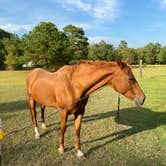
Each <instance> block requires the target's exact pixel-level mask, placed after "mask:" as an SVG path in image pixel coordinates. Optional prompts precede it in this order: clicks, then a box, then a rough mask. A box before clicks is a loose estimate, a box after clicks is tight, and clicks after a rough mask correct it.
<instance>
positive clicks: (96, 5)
mask: <svg viewBox="0 0 166 166" xmlns="http://www.w3.org/2000/svg"><path fill="white" fill-rule="evenodd" d="M58 2H59V3H62V4H63V6H64V7H65V8H66V9H67V10H71V9H72V8H77V9H80V10H82V11H84V12H86V13H88V14H89V15H91V16H92V17H94V18H97V19H109V20H114V19H115V18H116V17H117V16H118V15H119V12H120V10H119V7H120V1H119V0H102V1H101V0H93V1H90V2H91V3H90V2H89V3H85V2H83V0H77V1H76V0H63V1H58ZM92 2H93V3H92Z"/></svg>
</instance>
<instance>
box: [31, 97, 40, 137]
mask: <svg viewBox="0 0 166 166" xmlns="http://www.w3.org/2000/svg"><path fill="white" fill-rule="evenodd" d="M29 108H30V112H31V118H32V123H33V124H34V125H35V138H36V139H39V138H40V134H39V129H38V124H37V120H36V102H35V100H34V99H33V98H32V97H29Z"/></svg>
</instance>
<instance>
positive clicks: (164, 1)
mask: <svg viewBox="0 0 166 166" xmlns="http://www.w3.org/2000/svg"><path fill="white" fill-rule="evenodd" d="M159 3H160V6H161V8H166V0H159Z"/></svg>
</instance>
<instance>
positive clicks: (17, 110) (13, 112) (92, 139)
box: [0, 66, 166, 166]
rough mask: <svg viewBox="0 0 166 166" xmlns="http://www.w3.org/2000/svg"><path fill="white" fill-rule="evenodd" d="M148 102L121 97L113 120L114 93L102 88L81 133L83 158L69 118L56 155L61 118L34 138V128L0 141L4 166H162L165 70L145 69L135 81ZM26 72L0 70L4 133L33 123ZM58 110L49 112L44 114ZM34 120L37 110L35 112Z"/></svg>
mask: <svg viewBox="0 0 166 166" xmlns="http://www.w3.org/2000/svg"><path fill="white" fill-rule="evenodd" d="M134 73H135V75H136V77H137V80H138V81H139V83H140V85H141V87H142V88H143V90H144V92H145V94H146V97H147V100H146V102H145V104H144V105H143V106H142V107H141V108H136V107H135V106H134V103H133V102H131V101H128V100H127V99H125V98H123V97H121V111H120V120H119V121H117V120H116V110H117V93H115V92H114V91H113V90H112V89H111V88H109V87H105V88H103V89H102V90H100V91H97V92H95V93H93V94H92V95H91V97H90V100H89V102H88V105H87V107H86V112H85V116H84V121H83V124H82V130H81V142H82V150H83V151H84V152H85V153H86V156H87V159H86V160H80V159H77V157H76V152H75V149H74V146H73V145H74V126H73V122H74V121H73V115H71V116H70V117H69V119H68V128H67V131H66V134H65V147H66V149H65V150H66V152H65V154H64V155H59V154H58V150H57V148H58V139H59V114H58V113H55V114H54V115H53V116H51V117H50V118H48V119H47V121H46V125H47V130H46V131H44V130H42V129H40V132H41V138H40V139H39V140H35V138H34V129H33V127H29V128H26V129H24V130H21V131H19V132H17V133H15V134H14V135H9V136H7V137H5V139H4V140H3V142H2V144H3V151H2V160H3V161H2V165H5V166H8V165H10V166H25V165H26V166H33V165H34V166H40V165H42V166H46V165H48V166H55V165H56V166H57V165H64V166H72V165H86V166H91V165H95V166H101V165H102V166H103V165H110V166H112V165H116V166H117V165H127V166H137V165H139V166H144V165H145V166H146V165H147V166H160V165H166V66H163V67H148V68H144V70H143V78H142V79H140V78H139V71H138V69H134ZM26 74H27V72H26V71H14V72H12V71H2V72H0V118H1V119H2V121H3V129H4V131H5V132H6V133H8V132H10V131H12V130H15V129H20V128H22V127H24V126H26V125H29V124H31V119H30V113H29V110H28V107H27V96H26V88H25V78H26ZM53 112H56V109H50V108H47V110H46V116H49V115H50V114H51V113H53ZM38 119H39V120H40V112H39V109H38Z"/></svg>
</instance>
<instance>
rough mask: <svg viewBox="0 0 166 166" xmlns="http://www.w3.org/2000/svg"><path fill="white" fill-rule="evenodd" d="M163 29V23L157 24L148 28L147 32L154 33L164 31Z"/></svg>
mask: <svg viewBox="0 0 166 166" xmlns="http://www.w3.org/2000/svg"><path fill="white" fill-rule="evenodd" d="M163 27H165V26H164V24H163V23H156V24H153V25H150V26H149V27H148V28H147V31H149V32H154V31H158V30H160V29H162V28H163Z"/></svg>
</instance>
